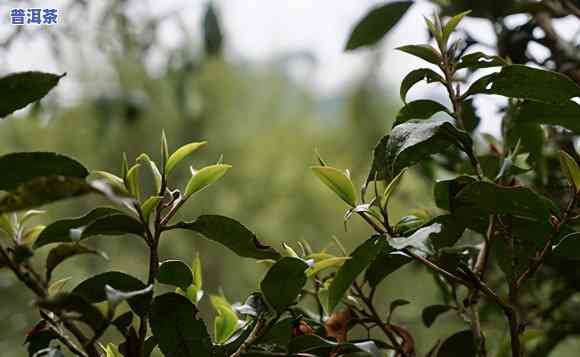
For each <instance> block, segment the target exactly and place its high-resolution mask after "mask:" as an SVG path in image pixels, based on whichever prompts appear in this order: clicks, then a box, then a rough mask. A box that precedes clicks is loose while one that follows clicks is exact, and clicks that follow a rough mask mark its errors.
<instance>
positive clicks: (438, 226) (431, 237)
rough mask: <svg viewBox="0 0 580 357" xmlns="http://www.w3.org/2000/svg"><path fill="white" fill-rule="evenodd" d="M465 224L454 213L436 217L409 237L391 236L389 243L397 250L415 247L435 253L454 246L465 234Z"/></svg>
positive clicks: (428, 252) (430, 253) (425, 252)
mask: <svg viewBox="0 0 580 357" xmlns="http://www.w3.org/2000/svg"><path fill="white" fill-rule="evenodd" d="M464 230H465V226H464V225H463V224H462V223H460V222H457V218H456V217H454V216H452V215H443V216H439V217H435V218H434V219H432V220H431V221H429V222H427V223H426V224H425V225H424V226H423V227H421V228H419V229H417V230H416V231H415V232H414V233H413V234H411V235H410V236H409V237H390V238H389V239H388V243H389V245H390V246H391V247H393V248H394V249H397V250H401V249H403V248H413V249H416V250H418V251H420V252H422V253H424V254H426V255H433V254H434V253H435V252H436V251H438V250H439V249H441V248H445V247H451V246H453V245H454V244H455V243H456V242H457V241H458V240H459V238H461V236H462V235H463V232H464Z"/></svg>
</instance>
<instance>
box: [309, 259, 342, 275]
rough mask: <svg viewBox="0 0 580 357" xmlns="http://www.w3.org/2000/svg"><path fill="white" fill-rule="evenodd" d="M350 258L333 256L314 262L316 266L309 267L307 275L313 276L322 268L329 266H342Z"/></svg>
mask: <svg viewBox="0 0 580 357" xmlns="http://www.w3.org/2000/svg"><path fill="white" fill-rule="evenodd" d="M349 259H350V258H349V257H332V258H328V259H323V260H320V261H317V262H315V263H314V266H312V267H310V268H308V270H306V276H307V277H311V276H314V275H316V274H318V273H319V272H321V271H322V270H325V269H328V268H334V267H340V266H341V265H342V264H344V262H345V261H347V260H349Z"/></svg>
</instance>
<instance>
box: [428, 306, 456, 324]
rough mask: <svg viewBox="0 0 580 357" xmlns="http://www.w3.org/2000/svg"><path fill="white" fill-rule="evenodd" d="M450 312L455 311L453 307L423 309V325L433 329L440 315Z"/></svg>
mask: <svg viewBox="0 0 580 357" xmlns="http://www.w3.org/2000/svg"><path fill="white" fill-rule="evenodd" d="M449 310H453V306H448V305H430V306H427V307H426V308H424V309H423V313H422V314H421V316H422V318H423V323H424V324H425V326H427V327H431V326H432V325H433V323H434V322H435V320H437V318H438V317H439V315H441V314H444V313H446V312H447V311H449Z"/></svg>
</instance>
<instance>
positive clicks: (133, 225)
mask: <svg viewBox="0 0 580 357" xmlns="http://www.w3.org/2000/svg"><path fill="white" fill-rule="evenodd" d="M144 230H145V228H144V227H143V225H142V224H141V222H139V221H138V220H136V219H135V218H132V217H131V216H128V215H126V214H111V215H105V216H103V217H100V218H97V219H96V220H94V221H93V222H91V223H89V224H88V225H87V226H86V227H85V228H84V229H83V230H82V233H81V236H80V239H85V238H88V237H92V236H96V235H104V236H120V235H125V234H135V235H138V236H140V237H143V235H144Z"/></svg>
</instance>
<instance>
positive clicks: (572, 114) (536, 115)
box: [513, 100, 580, 134]
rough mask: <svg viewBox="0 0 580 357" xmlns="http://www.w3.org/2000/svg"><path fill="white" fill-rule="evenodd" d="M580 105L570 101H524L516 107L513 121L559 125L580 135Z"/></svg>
mask: <svg viewBox="0 0 580 357" xmlns="http://www.w3.org/2000/svg"><path fill="white" fill-rule="evenodd" d="M578 118H580V105H579V104H577V103H576V102H573V101H571V100H569V101H564V102H561V103H559V104H547V103H539V102H533V101H525V102H523V103H522V104H520V105H519V106H518V109H517V110H516V111H515V113H514V116H513V120H514V121H515V122H517V123H534V124H548V125H560V126H563V127H564V128H566V129H568V130H572V131H573V132H574V133H577V134H580V120H578Z"/></svg>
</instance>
